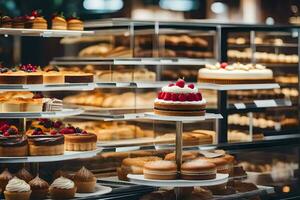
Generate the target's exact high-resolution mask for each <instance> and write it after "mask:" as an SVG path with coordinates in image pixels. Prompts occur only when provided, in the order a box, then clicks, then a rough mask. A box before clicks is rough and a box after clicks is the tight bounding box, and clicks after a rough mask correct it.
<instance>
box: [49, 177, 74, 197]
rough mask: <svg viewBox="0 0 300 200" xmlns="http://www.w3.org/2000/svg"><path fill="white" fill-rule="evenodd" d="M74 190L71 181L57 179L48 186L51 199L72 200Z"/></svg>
mask: <svg viewBox="0 0 300 200" xmlns="http://www.w3.org/2000/svg"><path fill="white" fill-rule="evenodd" d="M76 190H77V189H76V186H75V184H74V182H73V181H71V180H70V179H67V178H64V177H59V178H57V179H55V180H54V181H53V183H52V184H51V185H50V189H49V193H50V196H51V198H53V199H72V198H74V196H75V192H76Z"/></svg>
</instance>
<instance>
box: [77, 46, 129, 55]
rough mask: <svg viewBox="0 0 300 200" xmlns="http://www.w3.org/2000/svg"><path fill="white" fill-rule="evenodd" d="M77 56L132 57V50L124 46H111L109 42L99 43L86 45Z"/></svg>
mask: <svg viewBox="0 0 300 200" xmlns="http://www.w3.org/2000/svg"><path fill="white" fill-rule="evenodd" d="M78 56H79V57H101V58H117V57H118V58H126V57H132V51H131V50H130V49H129V48H128V47H125V46H117V47H113V46H112V45H111V44H105V43H100V44H98V45H92V46H88V47H86V48H84V49H82V50H81V51H80V52H79V55H78Z"/></svg>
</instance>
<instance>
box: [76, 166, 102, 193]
mask: <svg viewBox="0 0 300 200" xmlns="http://www.w3.org/2000/svg"><path fill="white" fill-rule="evenodd" d="M74 182H75V184H76V187H77V192H78V193H90V192H94V191H95V186H96V182H97V179H96V177H95V176H94V174H93V173H92V172H91V171H90V170H88V169H87V168H85V167H82V168H81V169H80V170H79V171H78V172H76V173H75V176H74Z"/></svg>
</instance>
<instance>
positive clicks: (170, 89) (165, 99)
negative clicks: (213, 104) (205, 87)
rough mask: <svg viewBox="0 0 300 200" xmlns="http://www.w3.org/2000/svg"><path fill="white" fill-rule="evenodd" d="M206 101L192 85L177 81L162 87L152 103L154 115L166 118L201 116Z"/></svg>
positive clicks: (180, 80) (181, 80)
mask: <svg viewBox="0 0 300 200" xmlns="http://www.w3.org/2000/svg"><path fill="white" fill-rule="evenodd" d="M205 106H206V101H205V99H204V98H202V95H201V93H200V91H199V89H198V88H197V87H196V86H195V85H194V84H186V83H185V81H184V80H183V79H179V80H178V81H177V82H176V83H175V84H174V83H171V84H169V85H167V86H164V87H163V88H162V90H161V92H159V93H158V97H157V99H155V102H154V113H155V114H159V115H167V116H202V115H204V114H205Z"/></svg>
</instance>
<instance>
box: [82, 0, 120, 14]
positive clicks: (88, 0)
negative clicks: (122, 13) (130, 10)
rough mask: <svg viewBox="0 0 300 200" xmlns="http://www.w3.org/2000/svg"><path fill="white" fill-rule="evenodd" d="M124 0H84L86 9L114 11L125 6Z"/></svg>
mask: <svg viewBox="0 0 300 200" xmlns="http://www.w3.org/2000/svg"><path fill="white" fill-rule="evenodd" d="M123 5H124V3H123V0H84V1H83V7H84V8H85V9H86V10H94V11H100V12H113V11H118V10H120V9H122V8H123Z"/></svg>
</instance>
